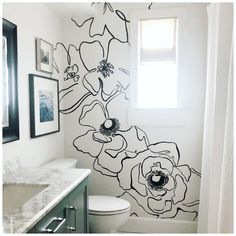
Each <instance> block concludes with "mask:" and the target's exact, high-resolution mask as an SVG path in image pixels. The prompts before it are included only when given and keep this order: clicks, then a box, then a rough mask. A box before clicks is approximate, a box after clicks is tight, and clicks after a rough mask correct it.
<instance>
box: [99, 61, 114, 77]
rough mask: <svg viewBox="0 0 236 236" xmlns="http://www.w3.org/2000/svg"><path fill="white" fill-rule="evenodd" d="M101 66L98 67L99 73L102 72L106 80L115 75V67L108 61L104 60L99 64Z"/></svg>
mask: <svg viewBox="0 0 236 236" xmlns="http://www.w3.org/2000/svg"><path fill="white" fill-rule="evenodd" d="M99 64H100V65H99V66H98V67H97V72H100V73H101V74H102V75H103V77H104V78H106V77H109V76H110V75H111V74H113V73H114V72H113V70H114V66H113V65H112V64H111V63H109V62H107V60H106V59H103V60H102V61H100V62H99Z"/></svg>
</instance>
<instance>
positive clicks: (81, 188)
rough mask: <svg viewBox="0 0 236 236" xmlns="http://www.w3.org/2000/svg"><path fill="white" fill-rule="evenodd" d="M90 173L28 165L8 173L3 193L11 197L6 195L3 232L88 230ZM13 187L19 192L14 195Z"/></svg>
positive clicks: (74, 231) (87, 170) (87, 171)
mask: <svg viewBox="0 0 236 236" xmlns="http://www.w3.org/2000/svg"><path fill="white" fill-rule="evenodd" d="M90 172H91V170H89V169H55V168H54V169H53V168H51V169H44V168H27V169H19V170H17V171H15V172H14V173H12V175H8V176H5V177H4V188H3V193H4V192H6V193H5V194H8V195H9V197H7V195H5V197H4V194H3V205H5V209H3V229H4V232H5V233H87V232H88V211H87V210H88V201H87V199H88V193H87V185H88V176H89V174H90ZM11 189H14V191H18V192H15V193H16V194H15V196H14V194H12V193H11V191H13V190H11ZM17 189H18V190H17ZM5 190H7V191H8V192H7V191H5ZM20 190H22V191H20ZM21 192H23V193H21ZM27 194H28V195H27ZM34 194H35V195H34ZM32 195H33V196H32ZM4 198H5V199H4ZM27 198H28V199H27ZM15 199H17V201H18V202H15ZM21 199H23V200H22V202H20V203H19V200H21ZM24 199H27V200H25V202H24ZM17 204H18V205H17ZM14 205H15V206H14ZM12 206H13V207H12ZM11 208H12V209H11Z"/></svg>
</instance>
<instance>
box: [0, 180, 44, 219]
mask: <svg viewBox="0 0 236 236" xmlns="http://www.w3.org/2000/svg"><path fill="white" fill-rule="evenodd" d="M47 187H48V185H38V184H4V185H3V191H2V192H3V215H7V214H11V213H12V212H13V211H14V210H15V209H16V208H18V207H20V206H22V205H23V204H24V203H26V202H27V201H29V200H30V199H31V198H33V197H34V196H36V195H37V194H38V193H40V192H41V191H43V190H44V189H45V188H47Z"/></svg>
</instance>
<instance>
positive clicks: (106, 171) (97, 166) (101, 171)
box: [93, 158, 117, 177]
mask: <svg viewBox="0 0 236 236" xmlns="http://www.w3.org/2000/svg"><path fill="white" fill-rule="evenodd" d="M93 168H94V169H95V170H96V171H99V172H100V173H101V174H103V175H106V176H110V177H116V176H117V173H113V172H111V171H110V170H108V169H104V168H103V167H102V166H101V165H99V163H98V159H97V158H96V159H95V161H94V163H93Z"/></svg>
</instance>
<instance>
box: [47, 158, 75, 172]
mask: <svg viewBox="0 0 236 236" xmlns="http://www.w3.org/2000/svg"><path fill="white" fill-rule="evenodd" d="M76 163H77V160H76V159H72V158H71V159H70V158H61V159H55V160H53V161H50V162H48V163H47V164H45V165H43V167H45V168H63V169H66V168H73V167H74V168H75V167H76Z"/></svg>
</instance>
